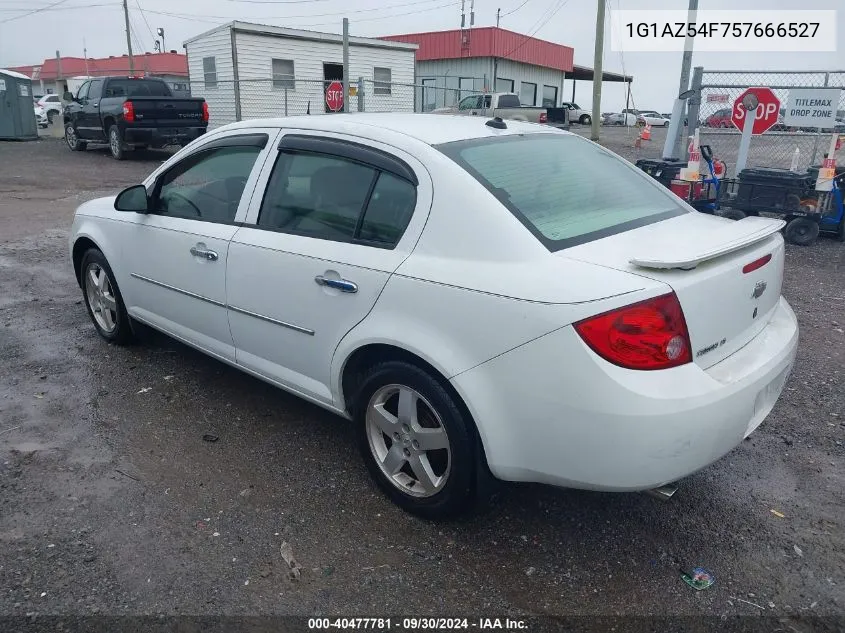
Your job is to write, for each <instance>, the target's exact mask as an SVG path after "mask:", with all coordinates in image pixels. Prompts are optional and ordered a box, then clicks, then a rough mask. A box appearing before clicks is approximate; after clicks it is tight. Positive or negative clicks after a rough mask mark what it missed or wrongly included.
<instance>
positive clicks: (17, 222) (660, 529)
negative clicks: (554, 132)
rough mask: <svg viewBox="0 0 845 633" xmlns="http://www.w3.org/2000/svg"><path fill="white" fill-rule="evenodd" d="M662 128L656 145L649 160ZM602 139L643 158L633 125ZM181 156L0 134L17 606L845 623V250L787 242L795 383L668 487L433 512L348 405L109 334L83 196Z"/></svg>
mask: <svg viewBox="0 0 845 633" xmlns="http://www.w3.org/2000/svg"><path fill="white" fill-rule="evenodd" d="M661 132H662V131H659V130H658V131H657V132H656V134H655V140H654V141H652V142H651V145H649V146H647V147H646V148H645V149H644V150H640V151H641V152H644V153H646V152H650V153H651V155H657V154H658V153H659V148H661V147H662V141H661V140H660V134H661ZM603 135H604V136H605V140H604V142H605V143H606V144H607V145H608V146H609V147H611V148H612V149H614V150H615V151H618V152H620V153H622V154H623V155H625V156H626V157H627V158H629V159H633V158H635V157H636V156H635V154H634V149H633V148H632V145H633V135H632V136H631V137H626V136H625V130H613V131H610V130H607V131H605V130H603ZM164 158H166V154H164V153H161V152H145V153H143V154H140V155H133V156H132V157H131V158H130V159H129V160H127V161H124V162H120V163H118V162H116V161H113V160H112V159H111V158H109V157H108V155H107V151H106V150H105V149H92V150H89V151H87V152H84V153H79V154H71V153H70V152H69V151H68V150H67V148H66V147H65V146H64V145H63V144H62V143H61V142H60V141H58V140H55V139H50V138H44V139H42V140H41V141H38V142H32V143H21V144H13V143H12V144H10V143H6V144H0V194H2V195H0V358H2V362H0V616H21V618H23V617H24V616H27V615H29V616H30V618H32V617H35V616H39V617H44V616H49V615H60V614H63V615H69V614H73V615H92V614H107V615H115V616H120V615H153V616H157V615H186V614H194V615H199V614H205V615H234V616H237V615H259V614H260V615H274V614H276V615H278V614H297V615H313V614H321V615H323V614H334V615H351V614H357V615H376V614H379V615H387V614H402V615H421V614H426V615H456V614H462V615H470V614H472V615H481V616H504V615H512V616H513V615H528V614H532V615H567V616H573V615H580V616H585V615H588V616H598V615H601V616H633V615H640V616H642V615H651V616H673V615H678V616H696V617H695V618H690V619H689V620H685V621H684V622H686V623H687V624H692V623H701V622H704V620H701V619H700V618H701V617H702V616H707V615H710V616H733V615H753V616H758V615H768V616H778V617H785V618H790V620H789V622H791V624H790V626H794V627H796V628H795V629H793V630H809V629H808V628H807V627H806V621H799V620H792V619H791V618H801V617H808V616H824V617H828V618H831V617H838V618H840V619H839V620H836V619H829V620H821V621H817V622H816V624H817V625H818V623H819V622H824V623H827V624H828V625H829V627H828V628H829V630H837V627H839V626H842V625H845V620H842V619H841V618H842V617H844V616H845V511H844V510H843V502H845V485H843V484H845V478H843V466H844V465H845V447H843V441H845V369H843V368H845V332H843V328H844V327H845V248H844V247H843V245H842V244H840V243H838V242H836V241H834V240H831V239H821V240H820V241H819V242H818V243H817V244H815V245H814V246H812V247H809V248H797V247H792V246H788V247H787V271H786V281H785V289H784V292H785V294H786V296H787V298H788V299H789V301H790V302H791V303H792V305H793V307H794V308H795V311H796V313H797V315H798V318H799V320H800V324H801V337H802V338H801V343H800V349H799V353H798V361H797V365H796V368H795V370H794V373H793V374H792V377H791V379H790V381H789V382H788V384H787V387H786V390H785V392H784V395H783V397H782V398H781V400H780V402H779V403H778V405H777V406H776V408H775V410H774V412H773V413H772V415H771V416H770V417H769V418H768V420H767V421H766V422H765V423H764V424H763V425H762V426H761V427H760V429H759V430H758V431H757V432H756V433H755V434H753V435H752V436H751V438H750V439H749V440H747V441H745V442H744V443H743V444H742V445H741V446H739V447H738V448H737V449H736V450H734V451H733V452H732V453H731V454H730V455H728V456H727V457H725V458H724V459H722V460H721V461H719V462H718V463H716V464H714V465H713V466H711V467H709V468H707V469H705V470H704V471H702V472H700V473H698V474H696V475H693V476H691V477H689V478H687V479H686V480H684V481H683V482H682V484H681V486H680V489H679V491H678V493H677V494H676V495H675V497H674V498H673V499H672V500H671V501H669V502H666V503H662V502H659V501H657V500H655V499H653V498H651V497H648V496H646V495H639V494H602V493H594V492H581V491H572V490H557V489H551V488H547V487H542V486H530V485H524V486H516V485H508V486H505V487H504V491H503V495H502V498H501V500H500V501H499V503H498V504H496V505H495V506H494V507H493V508H492V509H490V510H489V511H488V512H487V513H485V514H483V515H481V516H475V517H472V518H469V519H465V520H461V521H457V522H452V523H446V524H434V523H427V522H423V521H420V520H418V519H415V518H413V517H411V516H408V515H406V514H404V513H402V512H401V511H400V510H398V509H397V508H396V507H394V506H393V505H391V504H390V503H389V502H388V501H387V500H386V499H385V498H383V497H382V496H381V495H380V494H379V493H378V492H377V490H376V489H375V487H374V485H373V484H372V483H371V482H370V480H369V479H368V476H367V473H366V471H365V469H364V467H363V465H362V463H361V460H360V458H359V456H358V454H357V452H356V449H355V447H354V444H355V442H354V437H353V435H354V434H353V429H352V428H351V427H350V426H349V425H348V424H346V423H344V422H343V421H342V420H340V419H338V418H335V417H334V416H332V415H330V414H329V413H326V412H324V411H323V410H321V409H318V408H316V407H314V406H311V405H309V404H307V403H305V402H303V401H301V400H298V399H297V398H295V397H293V396H290V395H287V394H286V393H284V392H281V391H279V390H276V389H274V388H272V387H270V386H268V385H266V384H264V383H262V382H259V381H257V380H254V379H252V378H250V377H248V376H246V375H244V374H241V373H239V372H237V371H235V370H233V369H231V368H229V367H228V366H226V365H223V364H221V363H219V362H216V361H214V360H211V359H209V358H207V357H205V356H203V355H201V354H200V353H198V352H195V351H193V350H191V349H189V348H187V347H185V346H183V345H181V344H178V343H176V342H174V341H173V340H170V339H168V338H166V337H164V336H161V335H156V334H150V335H149V336H147V337H146V340H144V341H143V343H141V344H139V345H136V346H133V347H128V348H119V347H113V346H109V345H107V344H105V343H104V342H103V341H102V340H100V339H99V338H98V337H97V335H96V334H95V332H94V328H93V327H92V325H91V324H90V322H89V320H88V317H87V315H86V313H85V309H84V306H83V305H82V302H81V299H82V296H81V292H80V290H79V288H78V287H77V285H76V283H75V280H74V278H73V274H72V271H71V267H70V262H69V258H68V255H67V250H68V247H67V232H68V228H69V226H70V222H71V219H72V214H73V210H74V208H75V207H76V206H77V205H78V204H79V203H80V202H82V201H84V200H87V199H90V198H93V197H96V196H98V195H104V194H106V193H110V192H114V191H115V190H117V189H119V188H121V187H123V186H126V185H130V184H134V183H136V182H139V181H140V180H141V179H142V178H143V177H144V176H145V175H146V174H148V173H149V172H150V171H151V170H152V169H153V168H154V167H155V166H156V165H157V164H158V162H159V161H161V160H163V159H164ZM207 432H211V433H214V434H217V435H219V438H220V439H219V441H217V442H214V443H210V442H206V441H203V434H204V433H207ZM283 542H287V543H289V544H290V546H291V547H292V549H293V552H294V553H295V556H296V559H297V560H298V562H299V564H300V565H301V566H302V571H301V576H300V577H299V579H298V580H291V579H290V578H289V574H288V569H287V566H286V564H285V562H284V561H283V558H282V556H281V555H280V546H281V544H282V543H283ZM698 565H701V566H704V567H706V568H707V569H709V570H710V571H712V572H713V573H714V574H715V575H716V577H717V582H716V584H715V585H714V586H712V587H711V588H709V589H708V590H706V591H701V592H696V591H693V590H692V589H690V588H689V587H687V586H686V585H685V584H684V583H683V582H682V581H681V579H680V575H679V572H678V569H679V568H691V567H694V566H698ZM21 622H24V620H23V619H21V620H9V621H8V622H7V625H6V626H0V628H2V629H3V630H8V631H13V630H21V629H23V627H22V626H21V627H20V629H18V628H15V626H16V625H15V626H13V625H12V624H10V623H21ZM713 622H716V620H713ZM751 622H752V623H753V622H754V621H753V620H752V621H751ZM758 622H759V621H758ZM770 622H772V623H774V622H777V620H771V621H770ZM784 626H786V625H784ZM830 627H832V628H830ZM685 628H689V627H685ZM764 628H767V629H768V630H774V629H775V628H777V627H774V626H768V625H767V626H766V627H764ZM811 628H812V627H811ZM815 628H819V627H818V626H817V627H815ZM51 630H55V627H53V628H52V629H51ZM663 630H668V629H663ZM783 630H788V629H786V628H784V629H783ZM838 630H841V628H840V629H838Z"/></svg>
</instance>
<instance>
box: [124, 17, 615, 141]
mask: <svg viewBox="0 0 845 633" xmlns="http://www.w3.org/2000/svg"><path fill="white" fill-rule="evenodd" d="M125 1H126V0H124V2H125ZM604 3H605V0H598V6H597V7H596V53H595V59H594V60H593V115H592V117H591V118H592V124H591V126H590V138H591V139H592V140H594V141H597V140H599V124H600V123H601V84H602V77H603V73H602V58H603V57H604Z"/></svg>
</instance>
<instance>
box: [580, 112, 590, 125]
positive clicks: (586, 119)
mask: <svg viewBox="0 0 845 633" xmlns="http://www.w3.org/2000/svg"><path fill="white" fill-rule="evenodd" d="M592 122H593V119H592V118H591V117H590V115H589V114H582V115H581V118H580V119H578V123H580V124H581V125H590V123H592Z"/></svg>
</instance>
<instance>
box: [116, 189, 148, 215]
mask: <svg viewBox="0 0 845 633" xmlns="http://www.w3.org/2000/svg"><path fill="white" fill-rule="evenodd" d="M114 208H115V209H117V210H118V211H130V212H134V213H147V212H148V211H149V210H150V203H149V199H148V198H147V188H146V187H144V185H133V186H131V187H129V188H128V189H124V190H123V191H121V192H120V193H119V194H118V196H117V198H115V200H114Z"/></svg>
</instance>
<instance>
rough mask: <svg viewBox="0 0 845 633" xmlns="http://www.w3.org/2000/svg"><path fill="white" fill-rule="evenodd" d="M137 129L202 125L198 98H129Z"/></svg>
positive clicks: (200, 102)
mask: <svg viewBox="0 0 845 633" xmlns="http://www.w3.org/2000/svg"><path fill="white" fill-rule="evenodd" d="M127 101H131V102H132V105H133V106H134V108H135V120H136V124H137V125H138V126H139V127H173V128H179V127H192V126H196V125H199V124H201V123H202V102H203V99H200V98H196V97H195V98H191V97H185V98H179V97H130V98H129V99H127Z"/></svg>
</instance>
